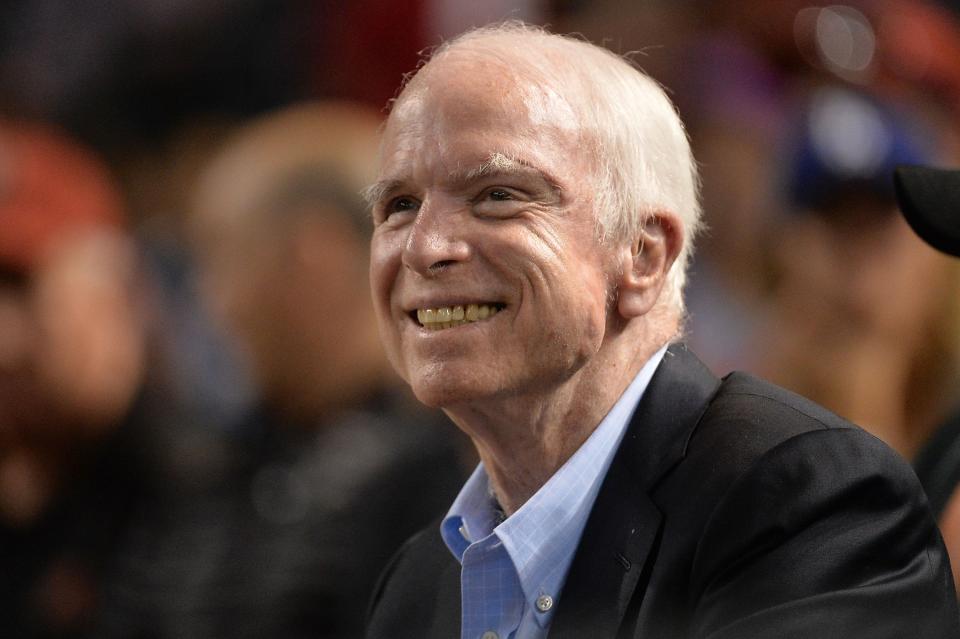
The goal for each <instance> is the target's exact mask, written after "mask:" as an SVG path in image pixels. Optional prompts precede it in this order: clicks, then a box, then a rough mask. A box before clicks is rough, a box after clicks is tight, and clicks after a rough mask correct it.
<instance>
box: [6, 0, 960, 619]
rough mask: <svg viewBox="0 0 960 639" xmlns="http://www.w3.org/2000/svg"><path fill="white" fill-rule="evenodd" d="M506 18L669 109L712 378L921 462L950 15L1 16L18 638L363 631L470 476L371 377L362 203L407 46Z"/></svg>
mask: <svg viewBox="0 0 960 639" xmlns="http://www.w3.org/2000/svg"><path fill="white" fill-rule="evenodd" d="M505 18H517V19H523V20H526V21H529V22H533V23H538V24H545V25H548V26H550V27H551V28H552V29H553V30H555V31H558V32H576V33H580V34H583V35H584V36H585V37H587V38H588V39H590V40H591V41H593V42H597V43H601V44H604V45H605V46H607V47H609V48H611V49H612V50H614V51H617V52H619V53H624V54H627V53H629V54H630V55H631V57H632V58H633V59H634V60H635V62H636V63H637V64H638V65H639V66H640V67H642V68H643V69H644V70H646V71H647V72H648V73H650V74H651V75H653V77H655V78H656V79H657V80H659V81H660V82H661V83H662V84H663V85H664V86H665V87H667V88H668V90H669V92H670V94H671V96H672V97H673V99H674V101H675V102H676V104H677V106H678V108H679V110H680V113H681V116H682V118H683V120H684V122H685V123H686V124H687V127H688V130H689V132H690V135H691V137H692V140H693V145H694V151H695V155H696V157H697V158H698V161H699V162H700V165H701V171H702V178H703V198H704V208H705V217H706V221H707V224H708V227H709V228H708V231H707V232H706V233H705V234H704V235H703V236H702V237H701V238H700V242H699V248H698V252H697V255H696V259H695V263H694V265H693V272H692V276H691V283H690V288H689V290H688V307H689V313H690V317H689V320H688V325H687V340H688V341H689V342H690V343H691V344H692V345H693V347H694V349H695V350H696V351H698V352H699V353H700V355H701V356H702V357H703V358H704V359H705V360H706V362H707V363H708V364H709V365H710V366H711V367H712V368H713V369H714V370H715V372H717V373H719V374H724V373H726V372H728V371H729V370H732V369H734V368H738V369H744V370H747V371H751V372H754V373H756V374H759V375H762V376H765V377H768V378H770V379H772V380H773V381H776V382H778V383H780V384H782V385H784V386H786V387H788V388H791V389H793V390H796V391H798V392H800V393H802V394H805V395H808V396H810V397H812V398H813V399H815V400H817V401H818V402H820V403H822V404H825V405H826V406H828V407H829V408H831V409H833V410H834V411H836V412H838V413H840V414H841V415H843V416H845V417H847V418H849V419H851V420H853V421H855V422H857V423H859V424H861V425H863V426H864V427H865V428H867V429H868V430H870V431H871V432H873V433H874V434H876V435H877V436H879V437H881V438H882V439H884V440H885V441H886V442H887V443H889V444H890V445H891V446H893V447H894V448H895V449H896V450H898V451H899V452H900V453H901V454H903V455H904V456H905V457H906V458H908V459H911V460H913V459H916V458H917V457H918V456H919V455H921V454H924V447H925V445H926V444H927V443H928V442H929V441H930V440H931V437H933V435H934V434H935V433H936V432H937V430H938V429H939V428H940V425H941V424H942V423H944V421H945V420H948V417H949V416H950V415H951V414H953V413H954V412H955V409H956V408H957V406H958V405H960V385H958V381H960V379H958V374H960V357H958V355H960V314H958V313H960V295H958V292H960V287H958V283H960V282H958V277H960V271H958V267H957V264H955V263H954V262H952V261H951V260H950V259H948V258H946V257H944V256H942V255H939V254H937V253H936V252H934V251H933V250H932V249H930V248H928V247H927V246H926V245H924V244H923V243H922V242H921V241H920V240H918V239H917V238H916V237H915V236H914V235H913V234H912V232H911V231H910V230H909V229H908V227H907V226H906V225H905V223H904V222H903V221H902V219H901V218H900V216H899V215H898V214H897V212H896V203H895V201H894V198H893V192H892V187H891V184H890V180H889V176H890V172H891V170H892V168H893V167H894V166H896V165H897V164H901V163H924V164H933V165H941V166H957V165H960V3H957V2H936V1H935V0H858V1H852V0H851V1H849V2H845V3H841V4H825V3H823V4H818V3H812V2H809V1H806V0H778V1H777V2H768V3H755V2H746V1H745V0H714V1H711V2H706V1H703V0H647V1H645V2H626V1H620V2H617V1H613V0H596V1H589V0H489V1H487V2H483V3H478V2H472V1H468V0H354V1H352V2H332V1H325V0H314V1H307V0H290V1H286V2H276V1H272V0H221V1H219V2H211V1H208V0H190V1H189V2H187V1H183V0H127V1H126V2H89V1H82V2H76V1H72V0H33V1H23V0H8V1H7V2H4V3H3V4H2V5H0V561H2V563H0V636H3V637H31V638H32V637H136V638H167V637H178V638H191V637H197V638H200V637H203V638H211V637H293V638H296V637H307V636H310V637H358V636H360V634H361V630H360V629H361V628H362V621H363V612H364V607H365V604H366V601H367V598H368V596H369V593H370V591H371V590H372V588H373V583H374V580H375V578H376V575H377V573H378V572H379V569H380V567H381V566H382V565H383V564H384V563H385V561H386V559H387V558H388V557H389V556H390V555H391V554H392V552H393V551H394V550H396V548H397V547H398V546H399V544H400V543H402V540H403V539H404V538H405V537H406V536H408V535H409V534H410V533H411V532H412V531H414V530H416V529H418V528H419V527H421V526H423V525H425V524H427V523H428V522H430V521H431V520H432V519H434V518H435V517H438V516H440V515H441V514H442V513H443V512H444V511H445V509H446V507H447V506H448V505H449V503H450V501H451V500H452V497H453V496H454V495H455V494H456V492H457V490H458V489H459V485H460V482H461V481H462V479H463V478H464V477H465V473H467V472H468V471H469V470H470V469H471V467H472V464H473V463H474V461H473V458H472V456H471V453H470V452H469V447H468V446H467V445H466V444H465V442H464V441H463V439H462V438H461V437H460V436H459V434H458V433H457V431H456V429H455V428H454V427H453V426H452V425H450V424H449V423H446V421H445V418H444V417H443V416H442V415H439V414H436V413H432V412H427V411H424V410H423V409H422V408H419V407H418V406H417V405H416V403H415V402H413V401H412V400H411V398H410V397H409V396H407V395H406V393H405V391H404V390H403V389H402V388H401V386H400V385H399V384H398V382H397V380H395V379H394V378H393V376H392V373H391V372H390V370H389V366H387V365H386V363H385V362H384V360H383V356H382V354H381V353H380V350H379V346H378V343H377V338H376V329H375V326H374V325H373V323H372V319H371V313H370V309H369V300H368V297H369V295H368V292H367V289H366V286H367V284H366V259H367V255H366V251H367V248H366V246H367V235H368V234H369V232H370V224H369V222H368V220H367V217H366V212H365V210H364V206H363V204H362V202H360V201H359V197H358V192H359V190H360V189H361V188H362V187H363V186H364V185H365V184H367V183H368V182H369V181H370V179H371V175H372V171H373V167H374V162H375V152H376V135H377V128H378V126H379V123H380V122H381V120H382V118H383V117H385V115H386V105H387V104H388V102H389V100H390V99H391V98H392V97H393V96H394V95H395V94H396V91H397V88H398V86H399V83H400V81H401V78H402V77H403V75H404V74H405V73H408V72H410V71H411V70H413V69H414V68H415V67H416V65H417V61H418V59H419V58H420V54H421V52H423V51H425V50H428V49H429V48H430V47H431V46H434V45H436V44H437V43H438V42H440V41H441V40H442V39H443V38H448V37H451V36H453V35H456V34H457V33H459V32H461V31H462V30H464V29H466V28H469V27H471V26H475V25H481V24H485V23H487V22H490V21H495V20H501V19H505ZM926 454H928V455H929V453H926ZM944 500H945V498H944ZM944 500H941V501H944ZM942 508H943V503H939V502H938V504H937V505H936V508H935V509H936V510H937V512H938V514H939V512H940V510H941V509H942ZM948 541H949V540H948ZM958 543H960V541H958Z"/></svg>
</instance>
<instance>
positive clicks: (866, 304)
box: [762, 86, 957, 458]
mask: <svg viewBox="0 0 960 639" xmlns="http://www.w3.org/2000/svg"><path fill="white" fill-rule="evenodd" d="M798 111H799V113H798V117H797V119H796V122H795V126H794V127H793V129H792V131H791V134H790V135H788V136H787V137H786V139H785V142H784V144H783V145H782V146H781V147H780V150H781V153H782V154H783V157H785V158H787V167H786V170H785V171H784V173H785V177H784V188H785V193H786V199H787V202H788V205H787V206H788V207H789V211H788V214H787V215H786V216H784V217H783V218H782V219H781V221H780V222H779V224H778V228H777V229H776V234H775V236H776V240H775V246H774V247H773V252H772V254H773V255H774V256H775V258H776V267H777V269H778V279H777V281H776V284H775V286H774V289H773V298H772V300H773V309H772V311H771V315H772V317H771V320H770V327H771V328H770V329H769V333H768V337H767V339H765V340H764V342H763V344H762V349H763V351H764V352H765V353H766V358H765V360H764V363H763V366H764V367H765V368H766V370H764V373H765V374H766V375H767V376H768V377H770V378H771V379H773V380H774V381H776V382H778V383H780V384H782V385H784V386H786V387H787V388H790V389H791V390H795V391H797V392H800V393H803V394H805V395H807V396H809V397H812V398H813V399H815V400H816V401H818V402H820V403H822V404H823V405H825V406H829V407H830V408H831V409H832V410H834V411H836V412H838V413H839V414H841V415H844V416H845V417H847V418H848V419H851V420H853V421H855V422H857V423H858V424H862V425H863V426H864V428H866V429H867V430H870V431H871V432H872V433H874V434H875V435H877V436H878V437H880V438H881V439H883V440H884V441H885V442H887V443H888V444H889V445H891V446H892V447H893V448H895V449H896V450H898V451H899V452H900V453H901V454H902V455H904V456H905V457H907V458H912V457H913V456H914V455H915V454H916V452H917V450H918V449H919V447H920V446H921V445H922V444H923V442H924V441H925V440H926V438H927V437H928V436H929V435H930V432H931V430H932V428H933V426H934V425H935V424H936V422H937V421H938V420H939V419H941V418H942V415H943V414H944V411H945V410H947V409H948V408H949V406H950V403H951V402H952V401H953V398H954V395H955V394H954V393H953V392H952V389H953V388H954V387H955V381H956V379H957V375H956V373H957V371H956V348H955V342H956V340H955V336H954V332H955V330H956V325H955V322H956V312H955V311H956V295H955V291H956V284H957V282H956V277H955V269H954V267H953V265H952V264H951V263H950V261H949V260H948V259H946V258H944V257H943V256H942V255H939V254H938V253H937V252H936V251H934V250H932V249H931V248H930V247H928V246H927V245H926V244H924V243H923V242H922V241H920V240H919V239H918V238H917V237H916V236H915V234H914V233H913V232H912V231H911V230H910V228H909V227H908V225H907V224H906V222H905V221H904V220H903V218H902V217H901V216H900V215H897V213H896V211H897V206H896V201H895V198H894V191H893V185H892V183H891V182H890V179H889V176H890V173H891V171H892V170H893V167H894V166H896V165H897V164H903V163H922V162H927V161H933V160H935V159H937V158H942V157H946V155H945V154H946V153H949V151H950V149H947V148H944V147H943V145H942V144H939V143H938V141H937V139H936V138H934V137H933V135H932V133H931V131H930V129H929V128H928V127H929V121H927V122H924V121H923V120H921V119H920V118H919V117H918V112H917V110H916V109H915V108H911V106H910V105H905V104H902V103H901V104H896V103H893V102H890V101H884V100H881V99H878V98H875V97H871V96H868V95H867V94H866V93H863V92H858V91H854V90H852V89H850V88H844V87H839V86H823V87H819V88H817V89H815V90H814V91H813V92H812V93H811V94H810V95H809V96H808V97H807V98H806V99H804V101H803V102H802V103H801V104H800V105H799V109H798ZM945 126H946V123H945V125H944V127H942V128H945Z"/></svg>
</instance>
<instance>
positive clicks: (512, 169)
mask: <svg viewBox="0 0 960 639" xmlns="http://www.w3.org/2000/svg"><path fill="white" fill-rule="evenodd" d="M506 173H517V174H532V175H535V176H537V177H539V178H540V179H542V180H543V181H544V182H545V183H546V184H547V186H549V187H550V189H551V190H553V191H556V192H560V190H561V189H560V187H559V185H557V183H556V182H554V180H552V179H551V178H550V176H549V175H547V174H546V173H544V172H543V171H541V170H540V169H538V168H537V167H535V166H533V165H532V164H530V163H528V162H524V161H523V160H522V159H517V158H511V157H509V156H507V155H505V154H504V153H500V152H496V153H493V154H491V155H490V157H489V158H488V159H487V160H486V161H485V162H483V163H481V164H480V165H479V166H476V167H474V168H472V169H469V170H467V171H463V172H456V173H454V174H452V175H451V176H450V179H451V181H453V182H472V181H474V180H478V179H480V178H483V177H488V176H491V175H497V174H506ZM406 184H407V183H406V181H404V180H401V179H386V180H380V181H378V182H374V183H373V184H371V185H370V186H368V187H366V188H365V189H363V190H362V191H361V192H360V195H361V196H362V197H363V199H364V200H365V201H366V202H367V204H368V205H369V206H374V205H376V204H377V202H380V201H382V200H384V199H385V198H386V197H388V196H389V195H390V194H391V193H393V192H395V191H399V190H402V189H403V188H404V186H405V185H406Z"/></svg>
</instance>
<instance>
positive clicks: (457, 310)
mask: <svg viewBox="0 0 960 639" xmlns="http://www.w3.org/2000/svg"><path fill="white" fill-rule="evenodd" d="M499 311H500V307H498V306H496V305H493V304H467V306H466V308H464V307H463V306H441V307H440V308H420V309H417V320H418V321H419V322H420V324H421V325H422V326H423V327H424V328H426V329H429V330H433V331H439V330H442V329H445V328H454V327H456V326H462V325H464V324H469V323H470V322H478V321H480V320H484V319H487V318H488V317H490V316H492V315H495V314H496V313H497V312H499Z"/></svg>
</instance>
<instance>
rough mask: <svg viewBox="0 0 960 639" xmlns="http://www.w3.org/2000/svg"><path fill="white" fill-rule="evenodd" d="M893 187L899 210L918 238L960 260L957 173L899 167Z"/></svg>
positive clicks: (924, 168)
mask: <svg viewBox="0 0 960 639" xmlns="http://www.w3.org/2000/svg"><path fill="white" fill-rule="evenodd" d="M893 184H894V188H895V189H896V192H897V201H898V202H899V203H900V210H901V211H903V216H904V217H905V218H907V222H908V223H909V224H910V226H911V227H913V230H914V231H916V233H917V235H919V236H920V237H921V238H923V240H924V241H925V242H926V243H927V244H929V245H930V246H932V247H933V248H935V249H937V250H939V251H943V252H944V253H949V254H950V255H954V256H957V257H960V170H957V169H953V170H951V169H934V168H930V167H925V166H900V167H897V169H896V170H895V171H894V172H893Z"/></svg>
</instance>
